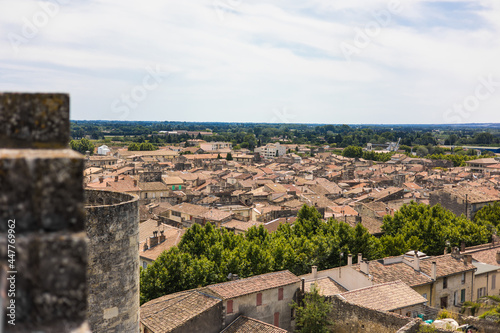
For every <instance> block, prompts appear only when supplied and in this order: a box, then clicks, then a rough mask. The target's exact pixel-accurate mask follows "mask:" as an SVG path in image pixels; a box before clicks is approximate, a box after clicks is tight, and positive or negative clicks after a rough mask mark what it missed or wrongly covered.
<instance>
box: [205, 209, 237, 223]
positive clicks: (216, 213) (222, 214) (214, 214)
mask: <svg viewBox="0 0 500 333" xmlns="http://www.w3.org/2000/svg"><path fill="white" fill-rule="evenodd" d="M232 215H233V213H232V212H226V211H223V210H219V209H210V210H209V211H207V212H206V213H204V214H202V215H200V217H202V218H205V219H207V220H208V221H221V220H225V219H227V218H228V217H231V216H232Z"/></svg>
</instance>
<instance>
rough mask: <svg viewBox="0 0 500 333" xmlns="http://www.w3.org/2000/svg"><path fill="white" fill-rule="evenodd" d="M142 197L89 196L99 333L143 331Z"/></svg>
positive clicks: (93, 302)
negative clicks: (140, 308)
mask: <svg viewBox="0 0 500 333" xmlns="http://www.w3.org/2000/svg"><path fill="white" fill-rule="evenodd" d="M138 200H139V199H138V197H137V196H135V195H130V194H126V193H120V192H111V191H99V190H87V191H86V207H85V209H86V211H87V220H86V230H87V235H88V237H89V240H90V241H89V252H88V262H89V264H88V270H87V281H88V288H89V290H88V309H87V318H88V321H89V324H90V328H91V329H92V331H93V332H96V333H98V332H103V333H104V332H138V331H139V252H138V246H139V207H138Z"/></svg>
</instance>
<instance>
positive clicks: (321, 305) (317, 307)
mask: <svg viewBox="0 0 500 333" xmlns="http://www.w3.org/2000/svg"><path fill="white" fill-rule="evenodd" d="M332 307H333V305H332V304H331V303H330V302H329V301H328V300H326V299H325V298H324V297H323V296H321V295H320V294H319V291H318V288H317V287H316V284H312V287H311V291H310V292H308V293H306V294H305V295H304V304H303V305H299V304H298V303H295V302H294V303H293V304H292V308H293V309H294V310H295V311H296V323H297V329H296V330H295V331H296V332H299V333H328V332H331V331H330V329H329V328H328V327H329V326H330V325H332V321H331V320H330V319H329V315H330V311H331V310H332Z"/></svg>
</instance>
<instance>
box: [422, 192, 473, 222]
mask: <svg viewBox="0 0 500 333" xmlns="http://www.w3.org/2000/svg"><path fill="white" fill-rule="evenodd" d="M429 203H430V205H431V206H434V205H436V204H440V205H441V206H443V207H444V208H446V209H448V210H450V211H451V212H453V214H455V215H457V216H460V215H461V214H465V213H466V212H465V200H462V199H460V198H459V197H457V196H454V195H451V194H450V193H448V192H446V191H442V190H438V191H434V192H431V193H430V195H429ZM467 208H468V209H467V210H469V208H470V205H469V207H467ZM467 216H468V217H470V212H467Z"/></svg>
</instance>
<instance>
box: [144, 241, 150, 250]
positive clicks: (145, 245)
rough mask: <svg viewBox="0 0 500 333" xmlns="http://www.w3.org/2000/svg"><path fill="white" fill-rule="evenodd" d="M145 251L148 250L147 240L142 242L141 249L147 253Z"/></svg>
mask: <svg viewBox="0 0 500 333" xmlns="http://www.w3.org/2000/svg"><path fill="white" fill-rule="evenodd" d="M147 249H149V246H148V240H147V239H146V241H145V242H144V248H143V250H144V251H147Z"/></svg>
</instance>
